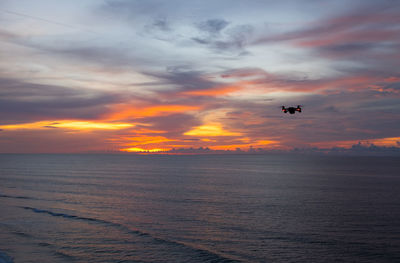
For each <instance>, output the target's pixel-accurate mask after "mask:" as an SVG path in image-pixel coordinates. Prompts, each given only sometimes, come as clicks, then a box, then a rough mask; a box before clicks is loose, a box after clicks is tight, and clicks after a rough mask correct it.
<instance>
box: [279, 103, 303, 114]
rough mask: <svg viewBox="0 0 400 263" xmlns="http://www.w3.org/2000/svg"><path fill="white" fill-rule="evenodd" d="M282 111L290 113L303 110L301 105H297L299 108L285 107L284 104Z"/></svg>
mask: <svg viewBox="0 0 400 263" xmlns="http://www.w3.org/2000/svg"><path fill="white" fill-rule="evenodd" d="M282 111H283V112H284V113H288V112H289V113H290V114H295V113H296V111H298V112H301V105H297V108H296V107H288V108H285V106H282Z"/></svg>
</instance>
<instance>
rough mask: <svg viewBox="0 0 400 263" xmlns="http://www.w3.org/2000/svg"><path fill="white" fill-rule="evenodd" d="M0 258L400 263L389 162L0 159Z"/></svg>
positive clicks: (397, 209) (394, 178)
mask: <svg viewBox="0 0 400 263" xmlns="http://www.w3.org/2000/svg"><path fill="white" fill-rule="evenodd" d="M0 262H1V263H4V262H6V263H10V262H21V263H25V262H34V263H38V262H40V263H54V262H85V263H86V262H94V263H96V262H107V263H109V262H110V263H112V262H119V263H122V262H214V263H217V262H374V263H376V262H400V158H399V157H368V156H363V157H357V156H315V155H250V154H246V155H122V154H121V155H118V154H108V155H107V154H53V155H47V154H1V155H0Z"/></svg>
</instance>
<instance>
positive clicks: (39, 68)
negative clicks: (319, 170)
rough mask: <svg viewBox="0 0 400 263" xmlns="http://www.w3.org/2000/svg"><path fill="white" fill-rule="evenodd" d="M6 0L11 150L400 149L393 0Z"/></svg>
mask: <svg viewBox="0 0 400 263" xmlns="http://www.w3.org/2000/svg"><path fill="white" fill-rule="evenodd" d="M177 7H179V8H177ZM2 8H3V9H2V10H3V11H0V12H1V13H0V24H1V28H3V29H1V30H0V50H1V51H2V52H0V58H1V59H0V151H1V152H88V151H100V152H101V151H119V150H121V151H139V152H140V151H143V150H152V151H156V150H166V151H170V150H171V149H173V148H175V149H182V148H183V149H187V148H191V147H192V148H193V149H198V148H199V147H203V148H201V151H202V152H204V151H205V150H204V149H206V147H208V148H209V149H210V150H222V151H224V150H235V149H236V148H241V149H249V147H253V148H254V149H255V148H261V149H265V150H279V151H281V150H290V149H294V148H317V149H326V148H332V147H333V148H334V147H340V148H341V149H342V148H346V149H347V148H352V147H353V146H352V145H357V143H358V142H363V143H366V142H368V143H371V144H373V145H375V146H376V147H399V145H398V141H399V140H396V139H395V138H399V137H400V134H399V131H400V118H399V114H398V112H399V111H400V103H399V101H400V73H399V71H398V68H400V62H399V61H400V53H399V50H400V49H399V47H400V37H399V36H400V31H399V28H400V19H399V16H398V13H399V12H400V5H399V4H398V3H396V2H395V1H379V2H377V1H354V2H352V3H351V4H349V3H348V1H335V2H334V3H333V2H332V3H315V1H306V0H305V1H299V2H297V4H294V3H293V2H292V1H280V2H279V3H277V2H276V1H260V2H254V3H247V4H245V2H244V1H233V2H232V1H217V2H215V1H201V2H198V1H195V2H187V1H178V0H177V1H172V2H171V1H169V2H165V1H155V0H151V1H145V2H141V1H124V0H109V1H104V2H103V3H99V2H97V1H91V0H87V1H82V3H81V4H79V5H72V4H68V3H62V4H61V5H60V6H57V7H56V6H49V5H46V4H45V2H41V1H38V2H37V4H35V6H32V3H29V2H26V3H25V4H24V5H17V4H15V3H13V2H6V3H5V4H3V6H2ZM4 10H5V11H4ZM317 11H318V12H317ZM299 104H300V105H304V108H303V112H302V113H300V114H299V113H297V114H295V115H289V114H284V113H282V111H281V110H280V106H282V105H285V106H296V105H299ZM368 149H372V148H371V147H369V148H368Z"/></svg>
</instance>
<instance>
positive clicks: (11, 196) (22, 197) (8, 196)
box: [0, 194, 40, 200]
mask: <svg viewBox="0 0 400 263" xmlns="http://www.w3.org/2000/svg"><path fill="white" fill-rule="evenodd" d="M0 198H14V199H29V200H40V199H37V198H34V197H28V196H14V195H3V194H0Z"/></svg>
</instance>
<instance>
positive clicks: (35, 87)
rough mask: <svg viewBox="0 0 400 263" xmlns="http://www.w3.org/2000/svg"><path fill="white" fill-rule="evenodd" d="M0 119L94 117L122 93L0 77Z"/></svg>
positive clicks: (119, 99)
mask: <svg viewBox="0 0 400 263" xmlns="http://www.w3.org/2000/svg"><path fill="white" fill-rule="evenodd" d="M0 86H1V87H2V88H1V89H0V116H1V122H2V123H7V122H15V121H26V120H31V119H34V120H46V119H49V118H50V119H57V118H58V119H60V118H61V119H74V118H77V119H95V118H98V117H99V116H100V115H102V114H104V113H105V112H107V111H108V109H107V105H109V104H113V103H117V102H120V101H122V98H121V96H119V95H116V94H112V93H102V92H100V91H94V90H89V89H74V88H67V87H62V86H53V85H44V84H36V83H29V82H24V81H21V80H15V79H7V78H0Z"/></svg>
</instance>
